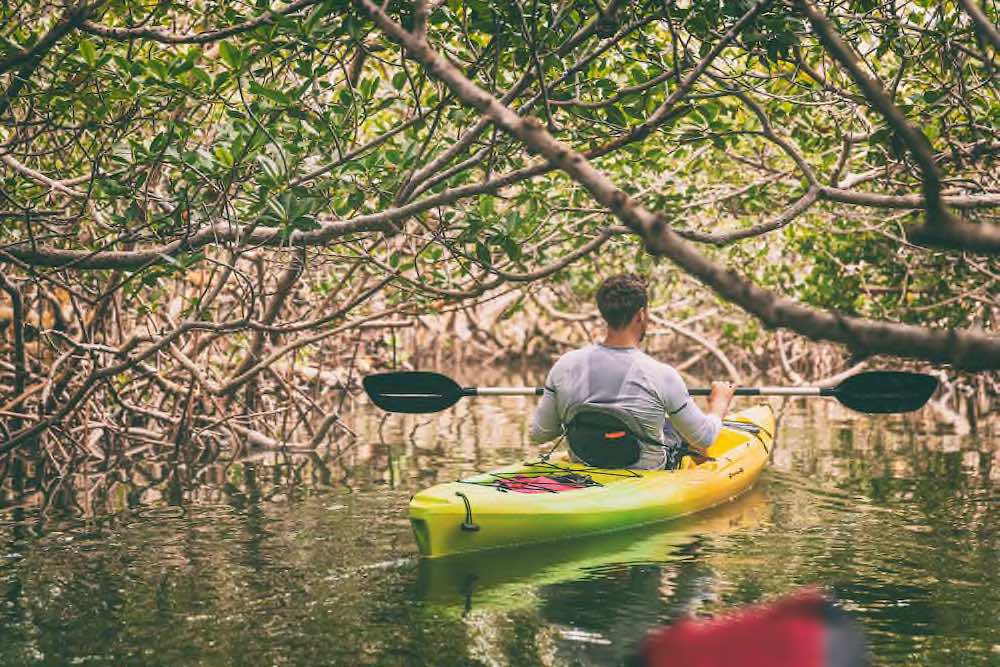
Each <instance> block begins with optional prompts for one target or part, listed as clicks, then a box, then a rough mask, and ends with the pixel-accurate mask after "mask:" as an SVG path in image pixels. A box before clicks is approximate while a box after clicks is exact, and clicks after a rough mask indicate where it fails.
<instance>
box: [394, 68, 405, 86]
mask: <svg viewBox="0 0 1000 667" xmlns="http://www.w3.org/2000/svg"><path fill="white" fill-rule="evenodd" d="M405 85H406V72H396V73H395V74H393V75H392V87H393V88H395V89H396V90H402V89H403V86H405Z"/></svg>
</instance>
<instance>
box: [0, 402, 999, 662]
mask: <svg viewBox="0 0 1000 667" xmlns="http://www.w3.org/2000/svg"><path fill="white" fill-rule="evenodd" d="M530 407H531V403H530V402H528V401H526V400H522V399H516V398H515V399H503V400H498V399H491V400H483V399H480V400H479V401H478V402H473V401H466V402H464V403H463V404H460V406H459V407H458V408H456V409H455V410H452V411H450V412H448V413H444V414H442V415H440V416H421V417H413V416H405V417H403V416H393V417H388V418H384V417H383V415H382V414H378V413H375V412H370V413H364V414H361V415H355V417H354V419H353V422H352V424H353V426H354V427H355V428H356V430H359V431H360V433H362V434H363V437H362V438H361V439H360V441H359V442H358V443H357V444H355V445H354V446H352V447H346V443H345V449H344V450H342V451H341V452H339V453H338V452H336V451H334V452H319V453H317V455H304V454H270V453H268V454H258V455H255V456H252V457H250V459H249V460H244V461H235V462H232V463H229V464H226V463H225V462H218V461H217V462H215V463H212V464H205V465H196V464H191V465H190V466H186V467H184V469H183V470H180V471H178V470H176V469H171V468H170V466H168V465H166V464H164V465H161V466H153V465H150V466H146V467H143V466H134V467H133V468H131V469H130V470H129V471H128V472H127V473H122V474H121V477H122V479H123V481H122V482H121V483H120V485H119V486H120V489H119V490H120V492H116V493H114V494H112V495H111V497H110V498H101V499H100V502H98V501H97V500H95V499H94V498H91V497H88V495H87V492H86V485H85V484H83V483H82V482H78V483H77V484H76V486H75V487H74V488H76V489H77V490H76V491H74V492H72V493H69V492H67V490H66V488H65V487H64V488H62V490H60V491H58V492H55V491H53V489H52V488H48V489H47V490H45V491H40V492H37V493H34V494H31V495H29V496H27V497H25V498H23V499H22V500H20V501H18V502H15V501H14V500H12V499H11V498H9V497H8V498H5V499H4V502H5V508H4V509H3V510H2V512H0V664H4V665H29V664H30V665H58V664H85V665H86V664H94V665H98V664H136V665H139V664H141V665H181V664H201V665H241V664H246V665H270V664H273V665H313V664H345V665H354V664H379V665H382V664H385V665H469V664H486V665H529V664H554V665H571V664H572V665H576V664H584V665H587V664H617V663H620V662H621V661H622V659H623V657H624V656H625V655H627V654H628V653H629V652H631V651H632V650H633V649H634V648H635V646H636V644H637V643H638V641H639V640H640V639H641V637H642V636H643V635H644V633H645V632H646V631H647V630H648V629H650V628H652V627H654V626H659V625H662V624H667V623H670V622H672V621H673V620H675V619H678V618H680V617H682V616H684V615H686V614H696V615H709V614H715V613H718V612H721V611H724V610H728V609H732V608H735V607H739V606H741V605H744V604H747V603H751V602H755V601H758V600H762V599H768V598H771V597H775V596H778V595H781V594H783V593H786V592H788V591H790V590H793V589H795V588H796V587H799V586H802V585H805V584H817V585H820V586H823V587H825V588H827V589H828V590H830V591H832V592H833V593H834V594H835V595H836V596H837V597H838V598H839V599H840V600H841V601H842V603H843V605H844V606H845V607H846V608H847V609H848V610H850V611H851V612H852V613H853V614H854V615H855V616H856V618H858V619H859V620H860V621H861V623H862V624H863V626H864V628H865V630H866V633H867V637H868V639H869V643H870V646H871V650H872V652H873V654H874V657H875V663H876V664H884V665H987V664H992V665H997V664H1000V620H998V618H1000V560H998V553H1000V536H998V532H997V531H998V520H1000V493H998V489H1000V448H998V446H997V442H996V439H995V438H992V437H990V436H989V435H988V434H985V435H980V436H978V437H976V436H964V437H958V436H954V435H947V434H940V433H935V432H934V430H935V427H934V425H933V424H932V423H930V422H929V421H925V420H924V419H923V418H916V419H909V420H905V421H904V420H902V419H899V418H879V419H868V418H865V417H856V416H852V415H849V414H848V413H846V412H844V411H842V410H841V409H839V408H837V407H836V406H834V405H831V404H829V403H823V404H819V403H806V402H802V401H800V402H787V403H785V404H784V405H783V406H781V407H780V409H779V416H780V419H781V423H780V428H779V440H778V447H777V449H776V452H775V457H774V461H773V464H772V467H771V468H770V470H768V471H767V472H766V473H765V475H764V477H763V478H762V480H761V482H760V483H759V484H758V486H757V488H756V489H755V490H754V491H753V492H752V493H751V494H749V495H747V496H745V497H743V498H742V499H740V500H738V501H737V502H735V503H733V504H730V505H728V506H725V507H722V508H718V509H716V510H712V511H711V512H710V513H707V514H703V515H700V516H698V517H695V518H692V519H688V520H685V521H683V522H678V523H673V524H666V525H662V526H659V527H656V528H654V529H645V530H642V531H638V532H629V533H622V534H619V535H615V536H613V537H605V538H600V539H589V540H581V541H577V542H571V543H564V544H560V545H556V546H549V547H544V548H533V549H525V550H520V551H513V552H508V553H504V554H499V555H497V556H493V557H480V558H478V559H471V560H462V561H457V562H454V561H453V562H450V563H446V564H444V565H438V564H434V565H433V566H432V565H428V564H427V563H423V562H420V561H419V560H418V559H417V558H416V555H415V554H416V549H415V546H414V543H413V540H412V538H411V536H410V533H409V527H408V525H407V521H406V504H407V500H408V498H409V496H410V495H411V494H412V493H413V492H414V491H415V490H417V489H419V488H422V487H425V486H428V485H430V484H432V483H435V482H439V481H445V480H452V479H455V478H456V477H459V476H461V475H465V474H468V473H471V472H472V471H474V470H483V469H487V468H490V467H493V466H495V465H497V464H502V463H508V462H510V461H512V460H516V459H519V458H524V457H528V456H531V454H532V453H533V451H534V450H532V449H531V448H530V447H528V446H527V445H526V444H524V443H525V440H526V437H525V436H526V423H525V415H526V413H527V411H529V410H530ZM26 474H27V477H28V478H30V470H28V471H27V473H26ZM95 474H100V473H95ZM150 480H152V481H150Z"/></svg>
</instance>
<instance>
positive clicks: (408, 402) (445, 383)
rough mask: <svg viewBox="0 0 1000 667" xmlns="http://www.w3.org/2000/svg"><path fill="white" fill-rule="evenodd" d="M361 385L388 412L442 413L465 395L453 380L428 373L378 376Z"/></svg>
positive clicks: (367, 379) (375, 402) (397, 373)
mask: <svg viewBox="0 0 1000 667" xmlns="http://www.w3.org/2000/svg"><path fill="white" fill-rule="evenodd" d="M361 384H362V385H363V386H364V388H365V393H367V394H368V397H369V398H370V399H372V403H374V404H375V405H377V406H379V407H380V408H382V409H383V410H386V411H387V412H407V413H410V414H423V413H427V412H440V411H441V410H444V409H446V408H450V407H451V406H453V405H455V403H456V402H457V401H458V399H460V398H462V396H464V395H465V394H464V393H463V392H462V388H461V387H460V386H459V385H458V383H456V382H455V381H454V380H452V379H451V378H450V377H447V376H445V375H441V374H440V373H430V372H427V371H398V372H395V373H377V374H375V375H369V376H367V377H366V378H365V379H364V380H363V381H362V383H361Z"/></svg>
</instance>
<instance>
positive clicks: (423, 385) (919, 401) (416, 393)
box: [363, 371, 938, 414]
mask: <svg viewBox="0 0 1000 667" xmlns="http://www.w3.org/2000/svg"><path fill="white" fill-rule="evenodd" d="M363 384H364V387H365V392H366V393H367V394H368V396H369V397H370V398H371V399H372V402H373V403H374V404H375V405H377V406H378V407H380V408H382V409H383V410H387V411H388V412H408V413H412V414H421V413H428V412H439V411H441V410H444V409H446V408H450V407H451V406H453V405H454V404H455V403H457V402H458V400H459V399H460V398H463V397H465V396H541V395H542V392H543V389H542V387H463V386H461V385H459V384H458V383H457V382H455V381H454V380H452V379H451V378H450V377H448V376H446V375H441V374H440V373H431V372H429V371H396V372H391V373H377V374H375V375H369V376H367V377H366V378H365V379H364V381H363ZM937 385H938V381H937V378H934V377H932V376H930V375H925V374H923V373H905V372H901V371H870V372H867V373H858V374H857V375H852V376H851V377H849V378H847V379H846V380H843V381H842V382H840V383H839V384H837V385H836V386H835V387H739V388H737V389H736V392H735V393H736V395H737V396H832V397H834V398H836V399H837V400H838V401H840V402H841V403H843V404H844V405H846V406H847V407H849V408H851V409H852V410H857V411H858V412H868V413H890V412H910V411H912V410H917V409H919V408H921V407H923V405H924V403H926V402H927V400H928V399H929V398H930V397H931V394H933V393H934V390H935V389H937ZM710 391H711V390H710V389H707V388H696V389H690V390H689V393H690V394H691V395H692V396H708V394H709V392H710Z"/></svg>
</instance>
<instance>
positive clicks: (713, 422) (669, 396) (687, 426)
mask: <svg viewBox="0 0 1000 667" xmlns="http://www.w3.org/2000/svg"><path fill="white" fill-rule="evenodd" d="M665 385H666V386H665V388H664V389H665V392H664V393H665V396H664V399H665V403H666V406H667V418H668V419H669V420H670V423H671V424H673V426H674V428H675V429H677V432H678V433H680V434H681V437H683V438H684V442H686V443H687V444H688V445H690V446H691V447H693V448H694V449H697V450H699V451H700V452H702V453H704V451H705V450H706V449H708V448H709V447H710V446H711V445H712V443H713V442H715V439H716V438H718V437H719V431H720V430H722V417H723V416H724V415H725V414H726V412H727V411H728V410H729V403H730V401H731V400H732V397H733V392H732V387H731V386H730V385H729V384H728V383H726V382H713V383H712V394H711V395H710V396H709V399H708V405H709V409H708V412H707V413H706V412H702V410H701V408H699V407H698V404H697V403H695V402H694V400H693V399H692V398H691V395H690V394H688V390H687V385H685V384H684V380H682V379H681V376H680V374H679V373H678V372H677V371H676V370H674V369H673V368H669V372H668V373H667V377H666V383H665Z"/></svg>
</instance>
